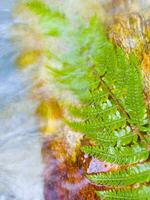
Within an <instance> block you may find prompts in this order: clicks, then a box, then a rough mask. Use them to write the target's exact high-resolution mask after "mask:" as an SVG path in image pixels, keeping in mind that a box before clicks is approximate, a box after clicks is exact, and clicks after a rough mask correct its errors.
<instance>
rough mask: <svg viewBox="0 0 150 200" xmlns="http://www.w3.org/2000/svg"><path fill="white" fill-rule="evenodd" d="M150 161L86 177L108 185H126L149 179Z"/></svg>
mask: <svg viewBox="0 0 150 200" xmlns="http://www.w3.org/2000/svg"><path fill="white" fill-rule="evenodd" d="M149 169H150V163H146V164H141V165H138V166H135V167H128V168H127V169H122V170H119V171H115V172H107V173H100V174H97V175H89V176H88V178H89V180H91V181H92V182H94V183H97V184H101V185H109V186H126V185H132V184H136V183H144V182H149V181H150V173H149Z"/></svg>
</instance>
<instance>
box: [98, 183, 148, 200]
mask: <svg viewBox="0 0 150 200" xmlns="http://www.w3.org/2000/svg"><path fill="white" fill-rule="evenodd" d="M96 193H97V195H98V196H99V197H100V198H102V199H104V200H149V199H150V196H149V194H150V187H148V186H147V187H146V186H145V187H141V188H136V189H128V190H127V189H126V190H123V189H122V190H117V191H116V190H109V191H102V192H96Z"/></svg>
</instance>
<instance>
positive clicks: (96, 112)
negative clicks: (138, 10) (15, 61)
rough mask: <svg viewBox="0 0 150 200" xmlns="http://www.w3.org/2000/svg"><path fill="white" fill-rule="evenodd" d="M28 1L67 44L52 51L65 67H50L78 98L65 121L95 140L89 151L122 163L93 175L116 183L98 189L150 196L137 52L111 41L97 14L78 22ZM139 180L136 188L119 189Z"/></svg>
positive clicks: (113, 194)
mask: <svg viewBox="0 0 150 200" xmlns="http://www.w3.org/2000/svg"><path fill="white" fill-rule="evenodd" d="M26 6H27V7H28V9H30V10H31V11H32V12H33V13H34V14H35V15H37V16H38V18H39V22H40V23H39V24H40V26H41V29H42V31H43V33H44V34H45V35H46V36H47V34H49V35H50V36H55V37H56V36H57V37H59V38H61V40H62V41H63V44H64V45H65V47H66V49H68V50H66V51H63V52H61V53H59V55H55V54H54V52H49V54H50V58H52V59H56V60H57V62H60V63H61V66H62V67H61V68H59V69H56V68H55V67H53V66H49V65H48V66H47V69H48V71H49V73H50V75H51V76H52V77H53V78H54V81H55V83H56V84H57V86H60V88H61V90H63V89H64V90H68V91H70V92H72V94H73V95H74V96H75V98H77V99H78V100H79V102H80V103H79V104H78V105H77V104H76V105H74V104H73V103H72V102H71V103H70V102H69V103H68V105H67V106H66V108H67V110H68V113H69V114H70V116H71V120H70V119H68V118H67V117H66V118H65V119H64V121H65V122H66V124H68V125H69V126H70V127H71V128H72V129H73V130H75V131H78V132H81V133H84V134H85V135H86V136H87V137H88V138H90V139H91V140H92V141H93V142H94V144H95V145H93V146H90V145H88V146H84V147H82V150H83V151H84V152H85V153H86V154H89V155H90V156H93V157H95V158H98V159H100V160H102V161H106V162H110V163H115V164H118V165H123V167H122V166H121V168H120V170H119V171H116V172H106V173H100V174H95V175H90V176H89V179H90V180H91V181H92V182H94V183H97V184H104V185H109V186H115V187H114V188H113V187H112V188H113V189H111V190H109V191H102V192H97V194H98V195H99V196H100V197H101V198H103V199H109V200H111V199H129V200H132V199H134V200H138V199H139V200H141V199H142V200H144V199H145V200H146V199H149V194H150V188H149V187H148V186H147V187H146V186H143V185H145V184H146V182H148V181H149V179H150V177H149V174H150V165H149V163H146V164H139V163H141V162H142V163H143V162H144V161H147V159H148V157H149V150H148V142H149V136H150V134H149V133H150V128H149V127H150V120H149V119H148V115H147V108H146V105H145V103H144V96H143V85H142V82H143V80H142V75H141V71H140V67H139V66H140V64H139V62H138V59H137V57H136V56H135V55H133V54H130V55H127V54H126V53H125V52H124V51H123V50H122V49H120V48H118V47H116V46H115V45H113V44H112V43H111V42H110V41H109V40H108V39H107V37H106V34H105V32H104V31H103V28H102V25H101V23H100V22H99V20H98V19H97V17H95V16H94V17H91V19H90V20H89V21H88V22H86V23H85V22H84V21H82V20H81V21H80V20H79V21H78V25H76V26H75V27H74V26H73V24H74V23H70V22H69V20H68V19H67V18H66V17H65V15H64V14H61V13H60V12H58V11H56V10H53V9H51V8H49V7H47V6H46V4H44V3H42V2H41V1H36V0H34V1H29V3H26ZM133 164H134V166H132V165H133ZM124 165H125V166H124ZM126 165H127V166H126ZM124 167H125V168H124ZM137 183H138V185H136V187H137V188H132V189H127V188H123V189H120V190H119V189H118V188H117V186H120V185H121V186H129V185H133V184H137Z"/></svg>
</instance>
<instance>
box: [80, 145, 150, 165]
mask: <svg viewBox="0 0 150 200" xmlns="http://www.w3.org/2000/svg"><path fill="white" fill-rule="evenodd" d="M82 150H83V151H84V152H85V153H86V154H89V155H91V156H93V157H96V158H98V159H100V160H102V161H106V162H110V163H115V164H120V165H123V164H130V163H137V162H142V161H145V160H147V159H148V156H149V152H148V150H147V148H146V147H145V146H144V145H143V146H142V145H138V144H136V145H132V146H131V147H111V146H109V147H99V146H93V147H90V146H84V147H82Z"/></svg>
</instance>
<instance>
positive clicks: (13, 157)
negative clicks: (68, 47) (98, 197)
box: [0, 0, 43, 200]
mask: <svg viewBox="0 0 150 200" xmlns="http://www.w3.org/2000/svg"><path fill="white" fill-rule="evenodd" d="M14 3H15V1H14V0H5V1H1V3H0V200H10V199H14V200H42V199H43V191H42V188H43V186H42V175H41V174H42V169H43V168H42V162H41V138H40V134H39V132H38V124H37V122H36V119H35V118H34V111H35V108H36V103H35V102H33V101H32V99H31V97H30V96H29V93H30V89H31V87H32V81H31V77H30V76H31V75H30V71H27V72H22V71H20V70H18V69H17V67H16V65H15V57H16V54H17V53H18V51H19V49H18V48H17V46H16V45H14V44H13V43H12V42H11V27H12V25H13V24H14V23H15V22H14V20H13V18H12V8H13V6H14Z"/></svg>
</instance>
